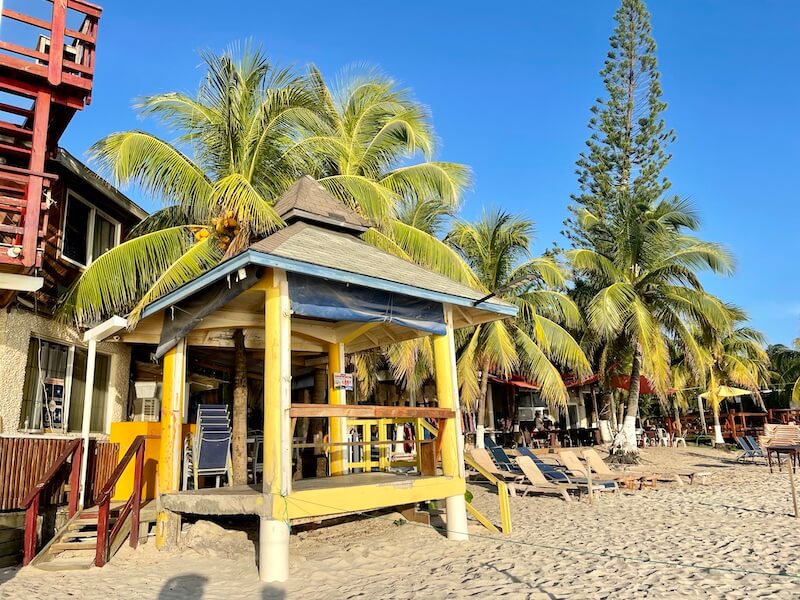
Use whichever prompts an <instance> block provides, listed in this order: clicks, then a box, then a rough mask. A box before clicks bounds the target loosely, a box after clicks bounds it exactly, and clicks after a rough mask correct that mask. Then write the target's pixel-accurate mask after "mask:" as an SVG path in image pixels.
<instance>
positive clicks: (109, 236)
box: [92, 214, 117, 260]
mask: <svg viewBox="0 0 800 600" xmlns="http://www.w3.org/2000/svg"><path fill="white" fill-rule="evenodd" d="M116 242H117V226H116V225H114V224H113V223H112V222H111V221H109V220H107V219H104V218H103V217H101V216H100V215H98V214H96V215H95V216H94V238H93V239H92V260H97V258H98V257H99V256H100V255H101V254H103V253H104V252H106V251H108V250H111V248H113V247H114V245H115V244H116Z"/></svg>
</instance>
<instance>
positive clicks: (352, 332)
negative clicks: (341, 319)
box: [336, 321, 382, 344]
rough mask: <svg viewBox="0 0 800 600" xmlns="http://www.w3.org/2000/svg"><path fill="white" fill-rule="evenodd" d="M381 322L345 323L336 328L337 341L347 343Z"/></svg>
mask: <svg viewBox="0 0 800 600" xmlns="http://www.w3.org/2000/svg"><path fill="white" fill-rule="evenodd" d="M381 324H382V323H381V322H379V321H378V322H374V323H346V324H345V325H340V326H339V327H337V328H336V335H337V336H338V337H339V342H341V343H342V344H349V343H350V342H352V341H354V340H357V339H358V338H360V337H361V336H362V335H364V334H365V333H366V332H368V331H369V330H370V329H375V328H376V327H377V326H378V325H381Z"/></svg>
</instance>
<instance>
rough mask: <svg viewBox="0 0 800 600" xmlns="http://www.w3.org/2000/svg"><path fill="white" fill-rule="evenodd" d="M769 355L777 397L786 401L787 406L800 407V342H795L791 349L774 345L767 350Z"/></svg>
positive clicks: (781, 345) (772, 380)
mask: <svg viewBox="0 0 800 600" xmlns="http://www.w3.org/2000/svg"><path fill="white" fill-rule="evenodd" d="M767 355H768V356H769V359H770V363H771V365H772V369H773V371H772V373H771V377H770V379H771V382H772V383H773V384H774V385H775V387H776V388H777V389H776V396H777V397H778V399H781V400H783V399H785V400H786V405H787V406H790V407H792V406H794V407H797V406H800V340H795V341H794V344H793V347H791V348H790V347H788V346H785V345H783V344H773V345H771V346H769V347H768V348H767ZM787 390H788V394H787V393H786V392H787Z"/></svg>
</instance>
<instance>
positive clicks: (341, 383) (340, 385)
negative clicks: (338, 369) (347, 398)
mask: <svg viewBox="0 0 800 600" xmlns="http://www.w3.org/2000/svg"><path fill="white" fill-rule="evenodd" d="M333 389H335V390H348V391H352V390H353V374H352V373H334V374H333Z"/></svg>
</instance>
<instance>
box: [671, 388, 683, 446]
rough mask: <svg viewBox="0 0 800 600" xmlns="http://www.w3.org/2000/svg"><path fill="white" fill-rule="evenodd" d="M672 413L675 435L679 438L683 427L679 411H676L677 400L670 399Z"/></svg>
mask: <svg viewBox="0 0 800 600" xmlns="http://www.w3.org/2000/svg"><path fill="white" fill-rule="evenodd" d="M672 412H673V414H674V415H675V435H677V436H678V437H681V434H682V433H683V426H682V425H681V411H680V410H679V409H678V400H677V399H676V398H675V397H673V398H672Z"/></svg>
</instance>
